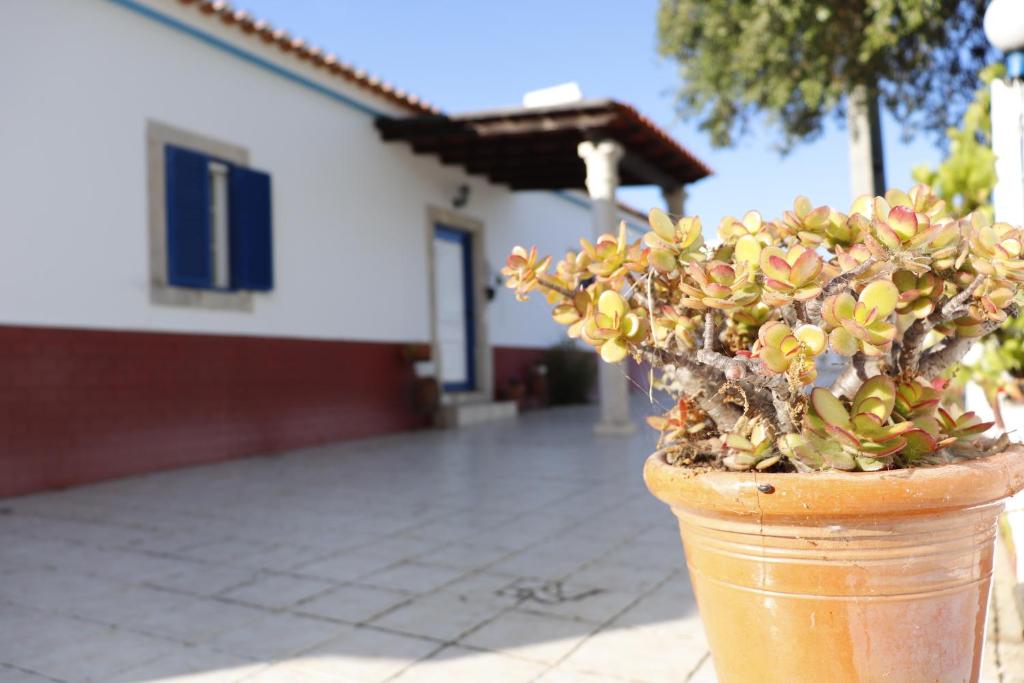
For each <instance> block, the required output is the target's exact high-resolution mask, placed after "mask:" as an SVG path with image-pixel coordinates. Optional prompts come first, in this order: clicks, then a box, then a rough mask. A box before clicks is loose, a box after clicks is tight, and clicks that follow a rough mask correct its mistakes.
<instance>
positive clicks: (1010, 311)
mask: <svg viewBox="0 0 1024 683" xmlns="http://www.w3.org/2000/svg"><path fill="white" fill-rule="evenodd" d="M1006 314H1007V315H1008V316H1009V317H1011V318H1016V317H1017V316H1018V315H1019V314H1020V309H1019V308H1018V306H1017V304H1010V305H1009V306H1007V307H1006ZM1000 325H1002V323H1001V322H995V321H992V320H989V321H988V322H986V323H985V324H984V325H983V326H982V328H981V334H980V335H978V336H976V337H955V338H954V339H951V340H949V341H948V342H946V344H945V346H943V347H942V348H939V349H935V350H933V351H929V352H928V353H926V354H925V355H924V357H923V358H921V364H920V366H919V367H918V373H917V374H919V375H920V376H921V377H923V378H924V379H934V378H935V377H938V376H939V375H941V374H942V372H943V371H944V370H945V369H946V368H948V367H950V366H951V365H953V364H954V363H959V362H960V361H961V360H963V357H964V356H966V355H967V352H968V351H970V350H971V347H972V346H974V343H975V342H976V341H978V340H979V339H981V338H983V337H984V336H985V335H987V334H989V333H990V332H993V331H994V330H995V329H996V328H998V327H999V326H1000Z"/></svg>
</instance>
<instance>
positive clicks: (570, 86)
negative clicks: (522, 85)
mask: <svg viewBox="0 0 1024 683" xmlns="http://www.w3.org/2000/svg"><path fill="white" fill-rule="evenodd" d="M582 99H583V91H581V90H580V84H579V83H576V82H575V81H573V82H571V83H562V84H560V85H553V86H551V87H550V88H541V89H540V90H531V91H530V92H528V93H526V94H525V95H523V106H524V107H528V108H534V107H554V106H557V105H559V104H569V103H570V102H579V101H580V100H582Z"/></svg>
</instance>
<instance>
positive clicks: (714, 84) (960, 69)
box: [658, 0, 994, 150]
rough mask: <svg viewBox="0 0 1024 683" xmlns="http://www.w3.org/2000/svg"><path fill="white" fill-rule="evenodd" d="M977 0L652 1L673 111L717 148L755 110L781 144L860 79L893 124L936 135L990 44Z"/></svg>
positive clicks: (806, 135)
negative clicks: (676, 82)
mask: <svg viewBox="0 0 1024 683" xmlns="http://www.w3.org/2000/svg"><path fill="white" fill-rule="evenodd" d="M986 4H987V1H986V0H817V1H813V0H662V1H661V6H660V9H659V13H658V34H659V48H660V51H661V53H662V54H663V55H665V56H668V57H672V58H674V59H675V60H676V61H677V62H678V64H679V67H680V75H681V76H682V86H681V89H680V91H679V106H680V109H681V110H682V111H683V112H684V113H685V114H688V115H691V116H695V117H696V118H697V119H698V120H699V123H700V127H701V128H702V129H704V130H707V131H708V132H709V133H710V134H711V139H712V141H713V142H714V143H715V144H717V145H730V144H732V143H733V141H734V139H735V137H736V135H737V134H742V133H743V132H745V131H746V129H747V127H748V125H749V123H750V121H751V118H752V117H753V116H754V115H755V114H756V113H758V112H761V113H763V114H765V115H766V116H767V117H768V119H769V121H770V122H771V123H772V124H774V125H776V126H777V127H778V128H779V129H780V131H781V133H782V141H781V147H782V149H784V150H785V149H789V148H791V147H792V146H793V145H794V144H795V143H797V142H799V141H801V140H804V139H810V138H813V137H815V136H816V135H818V134H820V133H821V131H822V127H823V124H824V121H825V119H826V117H827V116H828V115H829V114H832V113H834V114H838V115H842V114H843V113H844V112H845V95H846V94H847V93H849V92H851V90H852V89H853V88H854V87H857V86H865V87H867V88H869V89H871V90H872V91H875V92H877V93H878V94H879V97H880V100H881V103H882V104H883V106H885V107H886V108H887V109H888V110H889V111H890V112H891V113H892V114H893V115H894V116H895V118H896V119H897V121H899V122H900V123H901V124H902V125H903V126H904V130H905V132H908V133H909V132H911V131H913V130H915V129H918V128H923V129H926V130H930V131H933V132H935V133H937V134H939V135H941V134H942V133H943V132H944V131H945V130H946V128H947V127H949V126H950V125H953V124H954V123H955V122H956V121H957V120H958V119H959V118H960V116H961V114H962V113H963V112H964V110H965V108H966V107H967V105H968V103H969V101H970V99H971V95H972V93H973V92H974V90H975V89H976V88H977V87H978V72H979V70H980V69H981V68H982V67H983V66H984V65H985V64H987V63H989V62H991V61H993V57H994V51H993V49H992V48H991V47H990V46H989V44H988V42H987V40H986V39H985V35H984V33H983V31H982V17H983V15H984V11H985V6H986Z"/></svg>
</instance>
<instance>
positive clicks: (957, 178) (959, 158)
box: [914, 64, 1006, 220]
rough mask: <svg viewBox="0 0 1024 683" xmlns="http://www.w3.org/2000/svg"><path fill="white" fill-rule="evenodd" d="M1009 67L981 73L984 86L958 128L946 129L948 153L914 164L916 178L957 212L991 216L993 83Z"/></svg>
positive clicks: (993, 165)
mask: <svg viewBox="0 0 1024 683" xmlns="http://www.w3.org/2000/svg"><path fill="white" fill-rule="evenodd" d="M1005 72H1006V67H1004V66H1003V65H1002V64H992V65H989V66H987V67H985V68H984V69H982V70H981V73H979V74H978V77H979V78H980V80H981V82H982V83H984V86H983V87H981V88H979V89H978V90H977V91H976V92H975V93H974V101H973V102H971V104H970V105H969V106H968V107H967V111H966V112H964V117H963V120H962V121H961V122H960V127H959V128H950V129H949V130H947V131H946V137H947V138H948V140H949V143H948V147H949V153H948V154H947V155H946V158H945V159H943V161H942V163H940V164H939V165H938V166H937V167H935V168H931V167H929V166H928V165H927V164H919V165H918V166H915V167H914V180H916V181H918V182H921V183H925V184H926V185H930V186H931V187H932V189H933V190H935V193H936V194H937V195H939V197H941V198H942V199H943V200H945V202H946V204H947V205H948V206H949V208H950V212H951V213H952V214H953V215H954V216H966V215H967V214H969V213H972V212H974V211H981V212H983V213H984V214H985V215H986V216H988V218H989V220H991V219H992V218H994V216H993V212H992V190H993V189H995V186H996V155H995V152H993V151H992V113H991V108H992V91H991V89H990V84H991V83H992V81H993V80H994V79H996V78H1002V77H1003V75H1004V73H1005Z"/></svg>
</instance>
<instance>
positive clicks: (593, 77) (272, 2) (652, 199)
mask: <svg viewBox="0 0 1024 683" xmlns="http://www.w3.org/2000/svg"><path fill="white" fill-rule="evenodd" d="M236 4H237V6H240V7H242V8H243V9H246V10H249V11H251V12H252V13H253V14H255V15H256V16H258V17H260V18H265V19H267V20H269V21H270V22H271V23H273V24H274V25H276V26H279V27H281V28H285V29H287V30H288V31H290V32H291V33H292V34H293V35H297V36H300V37H302V38H304V39H306V40H308V41H310V42H312V43H315V44H317V45H319V46H321V47H323V48H324V49H326V50H329V51H333V52H335V53H336V54H337V55H338V56H339V58H341V59H342V60H345V61H349V62H352V63H354V64H356V65H357V66H360V67H363V68H365V69H366V70H368V71H369V72H371V73H373V74H376V75H378V76H380V77H382V78H384V79H385V80H387V81H389V82H391V83H393V84H396V85H398V86H400V87H402V88H404V89H406V90H408V91H410V92H413V93H415V94H417V95H419V96H421V97H425V98H426V99H428V100H430V101H431V102H433V103H434V104H437V105H438V106H440V107H441V108H442V109H444V110H445V111H448V112H460V111H469V110H474V109H485V108H492V107H498V106H507V105H518V104H519V103H520V100H521V97H522V94H523V93H524V92H526V91H528V90H533V89H536V88H540V87H545V86H548V85H554V84H557V83H563V82H566V81H577V82H579V84H580V86H581V87H582V89H583V93H584V95H585V96H586V97H612V98H615V99H618V100H622V101H624V102H628V103H630V104H632V105H634V106H635V107H637V108H638V109H639V110H640V111H641V112H643V113H644V114H646V115H647V116H648V117H650V118H651V119H653V120H654V121H655V122H657V123H658V124H659V125H661V126H663V127H664V128H665V129H666V130H667V131H668V132H669V133H670V134H672V135H673V136H674V137H675V138H676V139H678V140H679V141H680V142H681V143H682V144H683V145H684V146H686V147H687V148H688V149H690V150H691V151H692V152H694V153H695V154H696V155H697V156H698V157H700V158H701V159H703V160H704V161H705V162H706V163H707V164H708V165H709V166H711V168H712V169H714V171H715V175H714V176H712V177H711V178H707V179H705V180H703V181H701V182H699V183H697V184H695V185H692V186H691V187H690V199H689V200H688V203H687V213H689V214H699V215H701V217H702V218H703V220H704V223H705V226H707V227H710V228H713V227H714V226H715V225H717V223H718V220H719V219H720V218H721V217H722V216H723V215H728V214H733V215H739V214H742V213H743V212H744V211H746V210H747V209H750V208H756V209H759V210H761V211H762V212H763V213H765V214H766V216H775V215H778V213H779V212H780V211H782V210H784V209H786V208H788V207H789V205H790V203H791V202H792V199H793V198H794V197H795V196H796V195H798V194H805V195H807V196H809V197H810V198H811V199H812V200H813V201H814V202H815V203H829V204H832V205H835V206H837V207H839V208H842V209H845V208H846V207H848V205H849V202H850V199H851V198H850V196H849V177H848V173H847V152H846V132H845V130H844V129H841V128H840V127H839V126H838V125H831V126H830V127H829V130H828V131H827V132H826V134H825V135H823V136H822V137H821V138H819V139H818V140H815V141H814V142H810V143H805V144H804V145H802V146H801V147H799V148H797V149H796V150H795V151H793V152H791V153H790V154H789V155H788V156H786V157H780V156H779V154H778V153H777V152H776V151H774V149H773V147H772V145H773V142H774V141H775V138H774V136H773V133H772V131H771V130H769V129H767V128H766V127H757V128H755V130H754V131H753V134H752V135H750V136H748V137H746V138H744V139H742V140H741V141H740V142H739V144H738V145H737V146H736V147H733V148H729V149H715V148H713V147H712V146H711V145H710V143H709V141H708V139H707V137H706V135H704V134H703V133H701V132H700V131H698V130H697V128H696V125H695V124H694V123H693V122H688V121H683V120H680V118H679V116H678V114H677V113H676V112H675V110H674V108H673V97H674V95H673V93H674V89H675V88H676V86H677V85H678V76H677V73H676V69H675V66H674V65H673V64H672V63H670V62H666V61H665V60H662V59H661V58H659V57H658V55H657V51H656V36H655V15H656V10H657V1H656V0H631V1H630V2H622V1H621V0H618V1H617V0H586V2H584V1H582V0H562V1H557V0H546V1H541V0H516V2H481V1H480V0H435V1H432V2H415V1H414V0H359V1H356V0H238V2H237V3H236ZM883 132H884V136H885V147H886V154H885V161H886V166H887V180H888V183H889V185H890V186H900V187H909V186H910V185H911V184H912V181H911V178H910V170H911V168H912V167H913V166H914V165H915V164H917V163H921V162H928V163H935V162H936V161H937V160H938V159H939V158H940V153H939V151H938V149H937V148H936V146H935V143H934V141H933V140H932V139H931V138H929V137H928V136H924V135H919V136H918V137H917V139H916V140H914V141H913V142H911V143H909V144H905V143H903V142H901V140H900V131H899V129H898V127H897V126H896V124H895V123H893V122H892V121H891V120H888V121H885V122H883ZM622 198H623V199H624V200H625V201H628V202H630V203H632V204H634V205H636V206H637V207H639V208H642V209H647V208H649V207H650V206H652V205H659V204H660V201H661V200H660V194H659V192H658V191H657V190H655V189H646V188H644V189H626V190H624V191H623V192H622Z"/></svg>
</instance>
